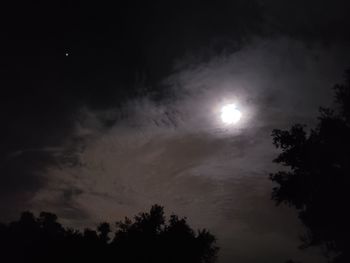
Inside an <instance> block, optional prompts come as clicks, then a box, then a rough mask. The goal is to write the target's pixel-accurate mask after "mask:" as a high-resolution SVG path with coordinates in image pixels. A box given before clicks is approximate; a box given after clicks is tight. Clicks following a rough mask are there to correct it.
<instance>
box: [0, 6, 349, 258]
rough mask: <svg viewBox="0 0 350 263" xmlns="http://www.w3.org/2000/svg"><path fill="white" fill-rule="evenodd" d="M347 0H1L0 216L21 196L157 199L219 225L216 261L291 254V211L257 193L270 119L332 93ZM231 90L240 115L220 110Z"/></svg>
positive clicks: (114, 210)
mask: <svg viewBox="0 0 350 263" xmlns="http://www.w3.org/2000/svg"><path fill="white" fill-rule="evenodd" d="M347 5H348V4H347V3H346V1H322V3H321V2H317V1H307V2H305V1H293V2H288V3H285V2H283V3H281V1H277V0H276V1H274V0H268V1H258V0H256V1H253V0H252V1H245V0H244V1H243V0H237V1H215V2H213V1H183V2H182V1H174V2H172V3H170V2H169V1H168V2H166V3H165V2H164V1H152V3H147V4H146V3H138V2H135V1H132V2H124V3H118V4H116V3H115V4H113V5H112V4H108V5H107V4H106V5H102V4H101V5H96V3H90V2H89V1H84V2H74V3H71V2H68V1H67V2H65V1H50V3H47V1H39V2H38V3H36V4H34V3H27V2H24V1H23V3H16V4H15V5H14V4H11V3H8V4H6V5H4V6H3V8H2V12H3V14H2V15H1V32H2V42H1V47H2V50H3V53H2V57H1V61H0V63H1V65H0V68H1V71H0V78H1V83H0V84H1V96H0V118H1V121H2V128H1V129H0V144H1V149H0V160H1V161H0V178H1V184H0V197H1V200H2V201H1V202H0V207H1V217H2V218H6V219H7V218H10V217H12V215H14V214H15V213H16V212H18V211H20V210H24V209H27V208H28V207H29V208H32V209H34V210H42V209H44V210H52V211H55V212H57V213H58V214H59V215H60V216H62V217H63V218H64V220H65V222H66V223H68V224H79V223H78V222H80V224H82V223H83V221H85V223H88V224H93V223H94V222H95V221H99V220H106V219H111V220H112V219H113V220H114V219H115V218H116V217H119V216H124V215H130V214H134V213H136V212H138V211H139V210H144V209H145V208H147V207H148V206H149V205H150V204H152V203H155V202H157V203H159V202H163V203H164V205H166V206H168V207H169V209H170V210H176V211H179V212H180V213H182V214H184V215H188V216H189V218H192V220H193V223H194V224H195V225H198V226H200V227H209V228H212V229H213V230H214V231H216V233H218V235H219V237H220V238H221V240H223V241H221V242H222V243H221V244H222V246H223V248H224V249H223V255H225V256H223V260H226V261H227V262H230V261H231V260H230V259H231V257H234V258H235V259H238V260H239V259H241V262H254V260H255V261H256V260H257V258H258V257H260V256H261V257H267V258H268V257H270V256H271V255H272V254H274V253H275V252H271V253H270V252H266V251H268V250H269V247H278V248H280V249H281V252H279V256H278V257H276V258H275V259H274V260H275V262H279V261H281V260H282V259H283V256H284V255H285V254H291V255H292V254H293V253H296V254H298V252H297V251H296V250H295V247H294V245H296V243H297V241H296V239H293V237H291V230H290V229H296V228H297V226H296V224H297V223H296V221H295V220H294V221H293V219H291V218H293V215H292V214H290V213H289V212H286V211H285V210H283V211H282V210H278V211H277V210H274V208H273V206H272V204H271V202H270V201H269V200H268V199H269V198H268V196H269V191H270V185H269V183H267V182H266V181H265V179H264V178H265V177H266V175H267V174H268V172H269V171H270V170H271V169H274V167H273V166H272V164H271V160H272V158H273V155H274V150H273V149H272V146H271V142H270V137H269V134H270V131H271V130H272V129H273V128H276V127H286V126H288V125H289V124H291V123H293V122H296V121H297V122H304V123H310V124H312V121H311V119H312V117H313V116H315V115H316V113H317V108H318V106H319V105H326V104H327V103H329V101H330V94H331V90H330V87H331V86H332V85H333V84H334V83H336V82H338V81H339V80H341V76H342V72H343V70H344V69H345V68H346V66H348V65H347V63H348V61H349V52H348V50H347V49H348V48H347V47H348V41H349V39H348V38H349V34H347V31H348V28H349V23H350V22H349V21H350V19H349V18H348V16H347V10H348V8H347ZM66 52H68V53H69V56H66V55H65V53H66ZM230 100H236V101H238V102H239V104H240V105H239V106H240V107H241V108H242V109H243V110H244V112H243V113H244V118H243V120H242V122H241V124H240V125H241V126H239V128H237V129H226V128H225V129H224V128H223V127H222V125H221V123H220V122H219V120H218V118H217V114H218V110H219V106H220V105H222V103H224V102H225V101H230ZM257 218H259V219H261V220H257ZM288 224H291V226H292V227H291V228H290V229H286V228H285V226H286V225H288ZM264 229H265V230H264ZM222 233H224V234H222ZM259 240H264V243H265V244H266V247H264V248H260V249H259V248H258V243H259ZM239 242H242V245H241V246H239V245H238V243H239ZM260 243H261V242H260ZM278 244H281V245H278ZM250 246H252V247H254V248H255V249H256V251H257V252H256V258H255V257H254V256H252V257H251V258H250V259H247V258H246V259H245V258H244V255H247V253H246V250H245V249H244V248H245V247H250ZM234 247H237V249H236V250H235V252H232V253H231V252H229V250H231V249H233V248H234ZM283 247H284V248H285V247H287V249H283ZM276 253H277V252H276ZM298 255H299V254H298ZM300 257H301V258H302V257H305V258H308V256H305V255H304V256H302V255H301V254H300ZM311 258H312V256H311V255H310V261H311ZM317 260H318V258H316V261H317Z"/></svg>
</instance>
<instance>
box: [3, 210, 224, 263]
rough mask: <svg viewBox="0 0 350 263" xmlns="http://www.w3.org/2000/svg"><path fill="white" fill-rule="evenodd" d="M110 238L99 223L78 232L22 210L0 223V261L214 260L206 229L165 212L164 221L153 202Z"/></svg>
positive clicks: (107, 227)
mask: <svg viewBox="0 0 350 263" xmlns="http://www.w3.org/2000/svg"><path fill="white" fill-rule="evenodd" d="M116 226H117V229H116V231H115V234H114V238H113V239H112V240H110V233H111V227H110V225H109V224H108V223H101V224H99V225H98V227H97V231H96V230H93V229H89V228H86V229H85V230H84V231H83V233H81V232H80V231H78V230H75V229H72V228H64V227H62V225H61V224H60V223H58V221H57V216H56V215H54V214H52V213H47V212H42V213H40V215H39V217H38V218H36V217H35V216H34V215H33V214H32V213H30V212H24V213H22V215H21V217H20V219H19V220H18V221H15V222H12V223H9V224H0V260H1V261H4V262H36V263H40V262H54V263H56V262H57V263H58V262H60V263H61V262H67V261H68V262H103V261H105V262H107V261H114V262H130V263H134V262H149V263H158V262H169V263H170V262H185V263H186V262H191V263H202V262H203V263H211V262H214V261H215V260H216V255H217V252H218V247H217V246H215V242H216V239H215V237H214V236H213V235H212V234H210V233H209V232H208V231H207V230H199V231H198V233H197V234H196V233H195V232H194V231H193V230H192V229H191V228H190V227H189V225H188V224H187V222H186V218H181V219H179V218H178V217H177V216H176V215H171V217H170V219H169V220H168V222H166V218H165V216H164V209H163V207H161V206H159V205H154V206H152V208H151V209H150V211H149V212H148V213H140V214H139V215H137V216H135V217H134V219H133V220H131V219H128V218H125V220H123V221H119V222H117V223H116Z"/></svg>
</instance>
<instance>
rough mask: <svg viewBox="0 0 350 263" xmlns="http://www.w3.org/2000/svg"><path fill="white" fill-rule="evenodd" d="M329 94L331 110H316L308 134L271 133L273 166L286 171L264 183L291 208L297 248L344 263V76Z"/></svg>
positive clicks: (347, 145)
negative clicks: (316, 249) (314, 249)
mask: <svg viewBox="0 0 350 263" xmlns="http://www.w3.org/2000/svg"><path fill="white" fill-rule="evenodd" d="M334 89H335V106H334V108H333V109H329V108H321V109H320V117H319V119H318V123H317V126H316V127H315V128H314V129H311V130H310V131H307V130H306V127H305V126H304V125H300V124H296V125H294V126H293V127H291V129H290V130H288V131H285V130H274V131H273V133H272V136H273V143H274V145H275V146H276V147H277V148H279V149H281V153H280V154H279V155H278V157H277V158H276V159H275V160H274V161H275V162H276V163H278V164H282V165H283V166H285V167H286V169H284V170H283V171H279V172H277V173H273V174H271V175H270V178H271V180H272V181H274V182H276V183H277V186H276V187H275V188H274V189H273V194H272V198H273V199H274V200H275V201H276V202H277V204H280V203H286V204H288V205H289V206H293V207H295V208H296V209H297V210H298V214H299V218H300V219H301V221H302V222H303V223H304V225H305V226H306V228H307V233H306V234H305V236H304V238H303V246H302V247H308V246H315V245H321V247H322V248H323V249H324V251H325V252H326V255H327V256H328V257H329V258H330V259H331V260H332V261H333V262H350V256H349V255H350V242H349V234H350V231H349V230H350V229H349V228H350V213H349V212H350V211H349V210H350V206H349V200H350V71H347V72H346V81H345V83H344V84H343V85H336V86H335V88H334Z"/></svg>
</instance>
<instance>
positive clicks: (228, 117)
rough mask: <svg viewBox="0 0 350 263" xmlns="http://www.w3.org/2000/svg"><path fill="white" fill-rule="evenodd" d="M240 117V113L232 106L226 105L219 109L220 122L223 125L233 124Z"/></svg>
mask: <svg viewBox="0 0 350 263" xmlns="http://www.w3.org/2000/svg"><path fill="white" fill-rule="evenodd" d="M241 117H242V113H241V112H240V111H239V110H238V109H237V107H236V106H235V105H234V104H226V105H224V106H223V107H222V108H221V120H222V122H223V123H225V124H235V123H237V122H238V121H239V120H240V119H241Z"/></svg>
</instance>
